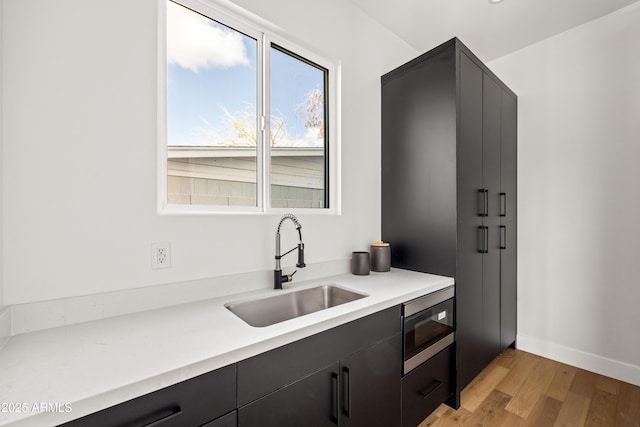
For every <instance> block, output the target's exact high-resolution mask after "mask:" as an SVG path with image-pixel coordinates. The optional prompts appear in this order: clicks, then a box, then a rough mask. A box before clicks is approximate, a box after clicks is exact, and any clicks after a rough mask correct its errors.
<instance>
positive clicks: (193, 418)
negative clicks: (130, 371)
mask: <svg viewBox="0 0 640 427" xmlns="http://www.w3.org/2000/svg"><path fill="white" fill-rule="evenodd" d="M235 408H236V365H230V366H226V367H224V368H221V369H217V370H215V371H212V372H208V373H206V374H203V375H200V376H197V377H195V378H191V379H189V380H186V381H183V382H180V383H178V384H175V385H172V386H170V387H166V388H163V389H160V390H157V391H154V392H153V393H149V394H146V395H144V396H141V397H138V398H136V399H132V400H129V401H127V402H124V403H121V404H119V405H116V406H112V407H110V408H107V409H104V410H102V411H99V412H96V413H95V414H91V415H87V416H85V417H83V418H79V419H77V420H74V421H71V422H69V423H67V424H64V426H66V427H84V426H87V427H101V426H104V427H124V426H127V427H133V426H146V425H150V424H151V425H153V426H158V427H173V426H175V427H189V426H194V427H196V426H201V425H203V424H204V423H206V422H209V421H211V420H213V419H215V418H218V417H220V416H221V415H224V414H226V413H228V412H230V411H233V410H234V409H235ZM223 425H224V424H223Z"/></svg>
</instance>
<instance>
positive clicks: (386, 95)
mask: <svg viewBox="0 0 640 427" xmlns="http://www.w3.org/2000/svg"><path fill="white" fill-rule="evenodd" d="M516 104H517V99H516V96H515V94H514V93H513V92H512V91H511V90H510V89H509V88H508V87H506V86H505V85H504V84H503V83H502V82H501V81H500V80H499V79H498V78H497V77H496V76H495V75H494V74H493V73H492V72H491V71H490V70H489V69H487V67H486V66H484V65H483V64H482V62H481V61H480V60H478V58H476V57H475V56H474V55H473V53H472V52H471V51H469V49H467V48H466V47H465V46H464V45H463V44H462V43H461V42H460V41H459V40H457V39H453V40H450V41H449V42H447V43H444V44H443V45H441V46H439V47H437V48H435V49H433V50H431V51H429V52H427V53H425V54H424V55H422V56H420V57H418V58H416V59H414V60H413V61H410V62H409V63H407V64H405V65H403V66H401V67H399V68H397V69H395V70H393V71H391V72H389V73H387V74H385V75H384V76H383V77H382V238H383V239H384V240H385V241H389V242H391V244H392V245H393V247H394V251H393V253H392V265H393V266H394V267H398V268H405V269H409V270H415V271H422V272H427V273H434V274H443V275H448V276H453V277H454V278H455V283H456V284H455V286H456V346H455V348H456V363H455V370H456V381H455V386H456V388H457V392H458V396H459V391H460V390H462V388H464V387H465V386H466V385H467V384H468V383H469V382H470V381H471V380H472V379H473V378H474V377H475V376H476V375H477V374H478V373H479V372H480V371H481V370H482V368H483V367H484V366H486V365H487V364H488V363H489V362H490V361H491V360H492V359H493V358H494V357H495V356H496V355H498V354H499V353H500V351H501V350H503V349H504V348H506V347H507V346H509V345H512V344H513V343H514V341H515V334H516V243H517V241H516V238H517V236H516V218H517V216H516V178H517V170H516V167H517V166H516V164H517V162H516V149H517V148H516V139H517V136H516V135H517V131H516V117H517V111H516V108H517V105H516Z"/></svg>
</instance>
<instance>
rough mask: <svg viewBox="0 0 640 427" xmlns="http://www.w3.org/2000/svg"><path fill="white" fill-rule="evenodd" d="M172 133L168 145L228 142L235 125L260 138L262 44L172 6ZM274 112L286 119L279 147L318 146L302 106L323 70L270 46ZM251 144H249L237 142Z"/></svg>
mask: <svg viewBox="0 0 640 427" xmlns="http://www.w3.org/2000/svg"><path fill="white" fill-rule="evenodd" d="M167 9H168V10H167V16H168V19H167V27H168V29H167V33H168V34H167V59H168V67H167V122H168V124H167V132H168V144H169V145H225V144H227V143H228V141H229V140H230V139H232V138H234V137H235V136H234V135H237V134H238V132H237V130H236V129H234V128H233V127H232V125H231V122H232V121H234V120H235V121H236V122H239V123H241V124H242V126H243V127H244V129H246V130H248V131H249V132H250V133H252V134H255V105H256V101H257V100H256V94H257V76H258V70H257V41H256V40H255V39H253V38H251V37H249V36H246V35H244V34H241V33H239V32H237V31H235V30H232V29H230V28H228V27H224V26H223V25H220V24H217V23H214V22H213V21H211V20H209V19H207V18H204V17H202V16H201V15H198V14H196V13H194V12H192V11H189V10H188V9H186V8H184V7H182V6H178V5H175V4H174V3H172V2H168V8H167ZM270 56H271V70H270V74H271V110H272V119H273V121H274V123H275V124H276V125H277V124H278V123H280V122H281V121H282V120H283V121H284V127H285V130H284V133H283V132H281V133H280V135H284V136H282V138H281V141H280V142H279V145H283V146H286V145H298V146H300V145H301V146H308V145H318V144H321V143H322V141H321V140H319V141H315V140H314V138H315V139H317V138H316V137H314V135H317V133H318V130H317V128H316V129H307V128H305V126H304V123H305V118H304V117H302V116H301V114H300V110H299V108H298V109H297V110H296V106H299V105H300V104H301V103H303V102H304V101H305V99H306V95H307V94H308V93H309V91H310V90H312V89H314V88H318V89H322V85H323V72H322V71H321V70H319V69H317V68H315V67H313V66H311V65H309V64H306V63H304V62H302V61H300V60H298V59H296V58H293V57H291V56H289V55H287V54H285V53H282V52H280V51H278V50H276V49H273V48H272V49H271V55H270ZM236 141H237V143H238V144H244V145H246V144H249V142H248V139H237V138H236Z"/></svg>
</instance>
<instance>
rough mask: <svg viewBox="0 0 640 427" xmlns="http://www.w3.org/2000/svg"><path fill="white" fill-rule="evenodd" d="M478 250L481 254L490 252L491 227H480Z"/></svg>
mask: <svg viewBox="0 0 640 427" xmlns="http://www.w3.org/2000/svg"><path fill="white" fill-rule="evenodd" d="M478 252H480V253H481V254H486V253H488V252H489V227H487V226H484V225H481V226H479V227H478Z"/></svg>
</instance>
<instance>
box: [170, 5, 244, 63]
mask: <svg viewBox="0 0 640 427" xmlns="http://www.w3.org/2000/svg"><path fill="white" fill-rule="evenodd" d="M242 37H243V36H242V35H241V34H240V33H238V32H235V31H232V30H229V29H223V28H220V27H219V26H216V25H214V23H213V21H211V20H210V19H208V18H205V17H204V16H202V15H199V14H197V13H195V12H193V11H191V10H189V9H187V8H185V7H183V6H180V5H177V4H175V3H173V2H171V1H168V2H167V60H168V62H169V64H177V65H179V66H181V67H183V68H187V69H189V70H191V71H193V72H194V73H197V72H198V70H200V69H207V68H215V67H221V68H229V67H234V66H236V65H247V64H249V58H248V57H247V51H246V49H245V46H244V44H243V43H242Z"/></svg>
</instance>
